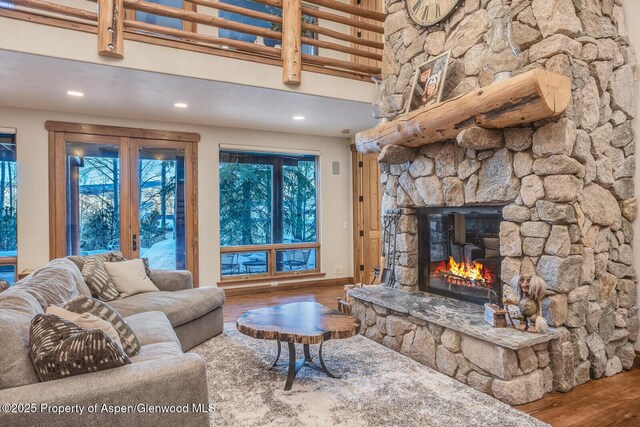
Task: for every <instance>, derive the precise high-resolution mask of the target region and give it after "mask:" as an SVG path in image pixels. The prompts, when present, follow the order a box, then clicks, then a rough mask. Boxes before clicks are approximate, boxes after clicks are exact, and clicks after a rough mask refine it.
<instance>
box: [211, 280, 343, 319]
mask: <svg viewBox="0 0 640 427" xmlns="http://www.w3.org/2000/svg"><path fill="white" fill-rule="evenodd" d="M311 286H313V285H311ZM342 289H343V286H342V285H339V286H319V287H317V288H316V289H309V290H303V289H300V288H296V289H288V290H285V291H276V292H261V293H258V294H249V295H235V296H230V297H227V302H226V303H225V304H224V321H225V322H235V321H236V320H238V317H240V316H242V313H244V312H245V311H247V310H251V309H252V308H258V307H266V306H271V305H279V304H288V303H291V302H301V301H316V302H319V303H320V304H323V305H326V306H327V307H331V308H337V304H338V303H337V301H338V297H340V296H342Z"/></svg>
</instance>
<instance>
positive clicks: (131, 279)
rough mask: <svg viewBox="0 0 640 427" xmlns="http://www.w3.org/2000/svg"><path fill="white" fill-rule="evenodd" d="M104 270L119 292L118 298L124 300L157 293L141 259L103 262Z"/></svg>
mask: <svg viewBox="0 0 640 427" xmlns="http://www.w3.org/2000/svg"><path fill="white" fill-rule="evenodd" d="M104 268H105V269H106V270H107V273H109V276H110V277H111V283H113V284H114V285H115V287H116V289H118V292H120V296H119V298H126V297H129V296H132V295H136V294H141V293H143V292H158V291H159V289H158V288H156V285H154V284H153V282H152V281H151V279H149V276H147V271H146V269H145V267H144V261H143V260H141V259H132V260H130V261H121V262H105V263H104Z"/></svg>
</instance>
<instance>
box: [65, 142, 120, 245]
mask: <svg viewBox="0 0 640 427" xmlns="http://www.w3.org/2000/svg"><path fill="white" fill-rule="evenodd" d="M65 160H66V161H65V167H66V174H65V175H66V195H67V197H66V237H67V239H66V242H67V243H66V254H67V255H89V254H95V253H100V252H107V251H114V250H120V205H121V191H120V185H121V181H122V177H121V167H120V149H119V145H118V144H117V143H115V144H108V143H87V142H67V143H66V157H65Z"/></svg>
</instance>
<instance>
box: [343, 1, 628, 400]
mask: <svg viewBox="0 0 640 427" xmlns="http://www.w3.org/2000/svg"><path fill="white" fill-rule="evenodd" d="M512 3H513V4H512V10H513V32H514V37H515V39H516V41H517V43H518V44H519V46H520V48H521V49H522V51H523V55H524V57H525V59H526V61H527V65H526V66H525V67H524V69H523V70H522V71H523V72H524V71H528V70H531V69H536V68H538V69H546V70H549V71H553V72H555V73H558V74H562V75H565V76H567V77H569V78H570V79H571V81H572V100H571V102H570V105H569V107H568V108H567V110H566V111H565V112H564V113H563V114H562V115H560V116H558V117H554V118H552V119H547V120H543V121H539V122H535V123H533V124H532V125H525V126H521V127H512V128H506V129H501V130H498V129H482V128H470V129H467V130H465V131H463V132H462V133H460V135H459V136H458V138H457V140H455V141H445V142H439V143H434V144H429V145H424V146H422V147H418V148H404V147H400V146H395V145H389V146H386V147H385V148H384V149H383V150H382V152H381V153H380V157H379V163H380V165H381V176H380V183H381V185H382V189H383V197H382V211H383V212H384V211H386V210H389V209H402V211H403V215H402V217H401V219H400V221H399V223H398V240H397V254H396V256H397V262H396V269H395V277H396V284H395V289H388V288H370V289H356V290H354V291H352V297H353V300H354V303H353V310H354V313H355V314H356V316H358V317H359V318H360V319H361V320H362V323H363V327H362V333H363V334H365V335H366V336H367V337H369V338H371V339H373V340H376V341H379V342H381V343H382V344H384V345H386V346H388V347H390V348H393V349H395V350H397V351H399V352H401V353H403V354H406V355H408V356H410V357H412V358H414V359H416V360H418V361H420V362H421V363H424V364H426V365H428V366H431V367H433V368H434V369H437V370H439V371H440V372H442V373H445V374H447V375H449V376H452V377H455V378H456V379H458V380H459V381H461V382H463V383H465V384H468V385H470V386H472V387H475V388H477V389H478V390H481V391H483V392H486V393H489V394H491V395H493V396H495V397H496V398H498V399H500V400H503V401H505V402H507V403H511V404H520V403H525V402H530V401H533V400H536V399H539V398H541V397H542V396H543V395H544V394H545V393H548V392H551V391H561V392H566V391H569V390H571V389H572V388H573V387H575V386H577V385H580V384H583V383H585V382H587V381H589V380H591V379H597V378H601V377H604V376H612V375H615V374H616V373H618V372H620V371H622V370H624V369H630V368H631V366H632V364H633V360H634V357H635V352H634V348H633V343H634V342H635V341H636V339H637V337H638V329H639V326H640V322H639V320H638V307H637V306H636V293H637V278H636V273H635V270H634V268H633V265H632V261H633V251H632V247H631V244H632V240H633V227H632V222H633V221H634V219H635V217H636V215H637V206H636V199H635V197H634V182H633V179H634V178H633V177H634V174H635V141H634V134H633V131H632V128H631V121H630V120H631V119H632V118H633V116H634V112H635V105H634V100H633V92H632V90H631V87H632V82H633V79H634V77H633V76H634V70H635V67H636V57H635V52H634V50H633V48H632V47H631V46H630V45H629V43H628V38H627V37H626V30H625V23H624V21H623V13H622V8H621V6H620V2H619V1H613V0H588V1H584V0H573V1H572V0H533V1H530V0H520V1H517V0H516V1H513V2H512ZM487 4H488V1H487V0H466V1H465V2H463V4H462V5H461V6H460V7H459V8H458V9H457V10H456V12H455V13H454V14H453V15H452V16H451V17H449V18H448V19H447V20H446V21H445V22H444V25H442V26H441V27H440V28H435V29H430V30H427V29H425V28H422V27H418V26H415V25H413V24H412V23H411V21H410V20H409V18H408V15H407V12H406V10H405V3H404V2H403V1H398V0H387V1H386V7H387V10H388V12H389V15H388V17H387V20H386V21H385V50H384V56H383V75H384V78H385V79H387V86H389V87H392V88H393V91H394V93H395V96H396V97H397V98H398V102H399V103H400V104H403V103H404V101H405V100H406V99H407V96H408V94H409V91H410V86H411V77H412V74H413V70H414V69H415V67H416V65H417V64H420V63H423V62H425V61H426V60H428V59H430V58H433V57H435V56H437V55H439V54H440V53H442V52H444V51H446V50H449V49H451V51H452V53H451V56H452V60H451V63H450V65H449V73H448V76H447V78H446V86H445V91H444V99H448V98H451V97H454V96H458V95H461V94H464V93H466V92H469V91H470V90H473V89H476V88H479V87H484V86H486V85H487V84H489V83H490V82H489V81H490V78H488V77H487V76H486V75H485V73H484V71H483V62H482V58H483V52H485V51H486V49H487V43H486V40H485V35H486V33H487V30H488V26H489V20H488V18H487V11H486V7H487ZM496 206H500V207H502V208H501V209H496V208H495V207H496ZM487 207H492V208H491V210H493V212H494V214H495V216H494V217H493V219H492V221H493V220H494V219H495V220H499V225H498V226H497V229H496V227H495V225H494V224H493V223H492V224H491V225H487V227H486V229H483V230H479V229H477V224H474V221H476V222H477V223H482V220H478V219H477V218H472V217H468V218H462V217H464V215H465V214H471V213H473V212H476V214H479V213H481V212H485V211H484V209H486V208H487ZM498 213H499V217H498ZM476 214H473V215H476ZM461 218H462V219H461ZM489 222H490V221H487V224H488V223H489ZM471 227H475V228H473V229H472V228H471ZM438 233H439V234H438ZM444 233H451V235H449V234H448V235H447V236H443V234H444ZM496 233H497V241H496V240H495V239H496V236H495V234H496ZM436 235H437V236H436ZM443 237H446V238H444V239H443ZM426 239H429V240H426ZM441 240H444V242H443V241H441ZM496 243H497V250H498V254H495V252H491V251H492V250H495V247H496V246H495V245H496ZM434 244H435V245H443V244H444V245H448V247H447V248H445V249H442V248H440V249H438V248H435V247H434V246H433V245H434ZM487 250H488V251H489V253H488V254H487ZM425 254H429V256H426V255H425ZM434 254H435V255H434ZM449 256H451V257H452V259H453V261H454V262H456V263H460V262H467V263H468V262H471V264H473V261H474V260H475V261H478V262H479V263H480V264H482V265H483V267H484V268H487V269H492V272H491V274H490V275H489V277H490V278H491V279H492V280H495V281H496V282H497V283H498V284H499V285H498V291H499V290H501V289H504V290H505V291H506V290H508V285H507V284H508V283H509V281H510V280H511V279H512V278H513V277H514V276H517V275H521V274H537V275H539V276H540V277H542V278H543V279H544V280H545V281H546V283H547V285H548V293H547V296H546V298H545V299H544V301H543V314H544V316H545V318H546V319H547V321H548V323H549V325H550V326H551V327H552V329H551V331H550V332H549V333H548V334H531V333H521V332H517V331H515V330H513V329H495V328H491V327H490V326H489V325H487V324H486V323H484V322H483V320H482V308H481V307H480V306H479V305H477V303H478V302H480V301H481V300H482V299H486V293H487V290H485V289H486V288H487V285H488V283H487V282H486V281H485V282H482V280H479V279H476V282H467V283H465V282H464V281H461V282H460V284H459V285H456V284H454V283H447V280H450V281H455V280H457V279H458V277H456V275H452V274H449V271H448V270H450V268H449V265H448V262H449ZM445 258H446V260H445ZM488 259H490V262H487V260H488ZM498 260H499V262H498ZM442 261H445V265H444V267H443V268H445V269H446V270H447V271H443V270H442V269H440V267H441V262H442ZM496 265H499V268H497V267H495V266H496ZM498 270H499V271H498ZM482 277H484V276H482ZM494 277H495V278H494ZM443 280H444V281H443ZM461 280H462V279H461ZM465 285H469V286H465ZM471 285H474V286H471ZM476 285H477V286H476ZM455 287H458V288H462V287H464V289H462V291H467V292H466V293H465V292H458V295H455V293H452V292H448V291H450V290H451V289H454V288H455ZM467 288H478V289H475V290H472V291H471V292H475V293H473V294H471V293H469V289H467ZM424 291H427V292H424ZM498 291H497V293H498V294H500V292H498ZM451 297H456V298H458V299H452V298H451ZM468 301H471V302H473V303H475V304H473V303H469V302H468Z"/></svg>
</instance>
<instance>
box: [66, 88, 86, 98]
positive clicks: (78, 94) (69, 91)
mask: <svg viewBox="0 0 640 427" xmlns="http://www.w3.org/2000/svg"><path fill="white" fill-rule="evenodd" d="M67 95H69V96H77V97H81V96H84V93H82V92H78V91H77V90H68V91H67Z"/></svg>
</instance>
